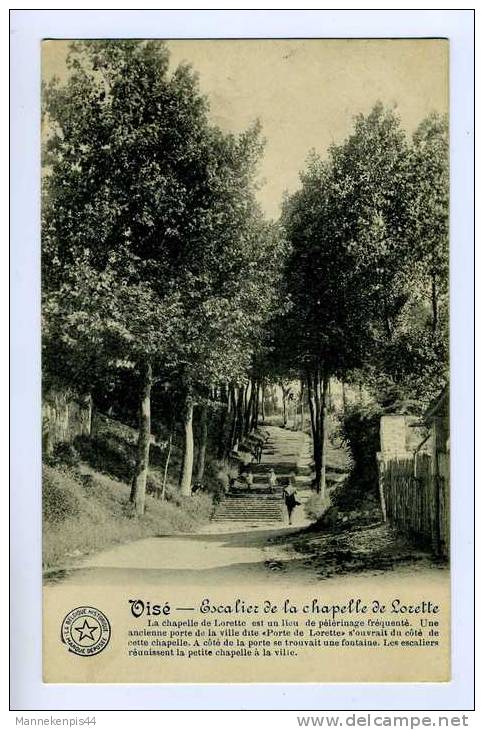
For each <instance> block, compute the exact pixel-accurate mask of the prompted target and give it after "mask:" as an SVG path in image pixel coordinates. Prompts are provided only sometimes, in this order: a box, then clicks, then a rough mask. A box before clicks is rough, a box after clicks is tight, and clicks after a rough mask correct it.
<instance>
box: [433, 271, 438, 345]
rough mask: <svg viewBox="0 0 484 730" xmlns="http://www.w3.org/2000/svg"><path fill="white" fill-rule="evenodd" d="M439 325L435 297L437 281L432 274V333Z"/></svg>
mask: <svg viewBox="0 0 484 730" xmlns="http://www.w3.org/2000/svg"><path fill="white" fill-rule="evenodd" d="M438 325H439V302H438V297H437V281H436V277H435V274H432V332H433V333H434V334H435V333H436V332H437V327H438Z"/></svg>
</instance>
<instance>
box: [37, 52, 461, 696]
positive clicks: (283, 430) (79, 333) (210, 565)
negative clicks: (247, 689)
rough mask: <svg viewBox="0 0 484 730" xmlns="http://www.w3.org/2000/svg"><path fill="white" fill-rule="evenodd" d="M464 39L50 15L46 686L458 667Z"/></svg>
mask: <svg viewBox="0 0 484 730" xmlns="http://www.w3.org/2000/svg"><path fill="white" fill-rule="evenodd" d="M448 45H449V44H448V41H447V40H446V39H429V38H415V39H397V38H393V39H390V38H388V39H385V38H379V39H352V38H348V39H329V38H328V39H304V40H297V39H277V40H276V39H250V40H241V39H231V40H222V39H206V40H161V39H160V40H158V39H147V40H134V39H133V40H131V39H106V40H102V39H96V40H89V39H87V40H83V39H78V40H48V39H46V40H44V41H43V43H42V131H41V144H42V185H41V188H42V190H41V193H42V201H41V217H42V223H41V227H42V231H41V247H42V252H41V277H42V278H41V296H42V308H41V314H42V462H43V463H42V519H43V537H42V562H43V566H42V567H43V595H44V614H43V626H44V636H43V642H44V644H43V647H44V648H43V656H44V681H46V682H182V681H183V682H187V681H192V682H212V681H213V682H256V681H258V682H261V681H264V682H281V681H288V682H310V681H311V682H323V681H324V682H344V681H351V682H356V681H360V682H377V681H378V682H410V681H420V682H422V681H423V682H447V681H449V680H450V678H451V666H450V642H451V635H450V600H451V599H450V549H451V545H450V513H451V504H450V450H451V442H450V426H449V400H450V371H449V131H448V130H449V118H448V117H449V92H448V84H449V73H448V63H449V60H448V55H449V48H448Z"/></svg>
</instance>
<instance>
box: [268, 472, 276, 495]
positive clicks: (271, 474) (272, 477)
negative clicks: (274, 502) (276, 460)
mask: <svg viewBox="0 0 484 730" xmlns="http://www.w3.org/2000/svg"><path fill="white" fill-rule="evenodd" d="M276 484H277V477H276V472H275V471H274V469H271V470H270V472H269V488H270V490H271V492H273V491H274V488H275V486H276Z"/></svg>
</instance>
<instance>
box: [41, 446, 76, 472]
mask: <svg viewBox="0 0 484 730" xmlns="http://www.w3.org/2000/svg"><path fill="white" fill-rule="evenodd" d="M79 461H80V456H79V453H78V451H77V449H76V448H75V447H74V446H73V445H72V444H71V443H69V442H68V441H60V442H59V443H57V444H55V446H54V448H53V450H52V454H50V455H49V456H48V457H47V459H46V462H47V463H48V464H49V465H51V466H62V465H65V466H77V465H78V464H79Z"/></svg>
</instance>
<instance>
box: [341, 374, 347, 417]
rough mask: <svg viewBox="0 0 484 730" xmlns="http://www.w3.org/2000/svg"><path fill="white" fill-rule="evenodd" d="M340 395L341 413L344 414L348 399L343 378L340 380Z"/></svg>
mask: <svg viewBox="0 0 484 730" xmlns="http://www.w3.org/2000/svg"><path fill="white" fill-rule="evenodd" d="M341 395H342V398H343V415H344V414H345V413H346V411H347V410H348V399H347V397H346V386H345V381H344V380H342V381H341Z"/></svg>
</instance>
